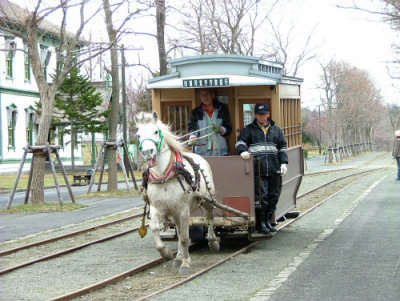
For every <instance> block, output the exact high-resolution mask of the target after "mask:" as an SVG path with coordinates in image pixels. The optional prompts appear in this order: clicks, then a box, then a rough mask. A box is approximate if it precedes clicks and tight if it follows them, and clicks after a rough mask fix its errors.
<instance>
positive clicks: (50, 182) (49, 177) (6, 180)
mask: <svg viewBox="0 0 400 301" xmlns="http://www.w3.org/2000/svg"><path fill="white" fill-rule="evenodd" d="M76 174H82V172H77V173H76ZM134 174H135V179H141V178H142V172H141V171H135V172H134ZM72 176H73V173H67V177H68V182H69V184H70V185H72V184H73V182H74V181H73V177H72ZM15 178H16V175H13V174H11V175H0V191H2V190H11V189H12V188H13V186H14V183H15ZM99 178H100V172H96V182H98V180H99ZM129 179H130V180H131V178H129ZM107 180H108V173H107V172H104V174H103V183H104V182H107ZM123 180H124V175H123V173H122V172H118V181H123ZM57 181H58V183H59V184H60V185H63V184H65V181H64V177H63V175H62V174H61V173H57ZM27 185H28V174H21V176H20V178H19V181H18V187H17V188H26V186H27ZM44 186H45V187H46V186H54V178H53V174H51V173H49V174H46V175H45V177H44Z"/></svg>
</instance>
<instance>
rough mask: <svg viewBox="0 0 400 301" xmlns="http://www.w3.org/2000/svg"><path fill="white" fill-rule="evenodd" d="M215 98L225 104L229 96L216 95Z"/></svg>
mask: <svg viewBox="0 0 400 301" xmlns="http://www.w3.org/2000/svg"><path fill="white" fill-rule="evenodd" d="M217 100H218V101H219V102H221V103H223V104H226V105H228V103H229V97H228V96H227V95H219V96H217Z"/></svg>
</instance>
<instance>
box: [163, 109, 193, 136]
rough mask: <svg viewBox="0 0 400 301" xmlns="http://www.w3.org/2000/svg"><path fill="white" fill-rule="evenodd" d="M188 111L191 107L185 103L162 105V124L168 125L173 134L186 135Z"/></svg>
mask: <svg viewBox="0 0 400 301" xmlns="http://www.w3.org/2000/svg"><path fill="white" fill-rule="evenodd" d="M190 111H191V105H190V103H189V102H186V101H184V102H169V103H163V113H162V115H163V118H162V119H163V122H164V123H167V124H170V125H171V128H172V131H173V132H174V133H175V134H177V135H183V134H186V133H187V132H188V129H187V120H188V117H189V112H190Z"/></svg>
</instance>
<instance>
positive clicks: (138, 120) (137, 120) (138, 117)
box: [134, 112, 144, 124]
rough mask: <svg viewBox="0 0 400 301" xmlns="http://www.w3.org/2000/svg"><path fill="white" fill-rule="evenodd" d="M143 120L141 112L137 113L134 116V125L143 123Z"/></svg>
mask: <svg viewBox="0 0 400 301" xmlns="http://www.w3.org/2000/svg"><path fill="white" fill-rule="evenodd" d="M143 118H144V114H143V112H139V113H137V114H136V115H135V116H134V121H135V124H138V123H140V122H141V121H143Z"/></svg>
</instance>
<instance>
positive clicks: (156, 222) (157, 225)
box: [150, 207, 173, 260]
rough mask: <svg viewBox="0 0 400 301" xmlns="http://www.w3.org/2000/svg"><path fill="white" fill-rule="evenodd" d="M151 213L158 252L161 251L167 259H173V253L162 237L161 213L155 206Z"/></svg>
mask: <svg viewBox="0 0 400 301" xmlns="http://www.w3.org/2000/svg"><path fill="white" fill-rule="evenodd" d="M150 215H151V216H150V217H151V219H150V230H151V232H153V237H154V242H155V243H156V248H157V250H158V252H160V255H161V257H163V258H165V259H166V260H171V259H172V258H173V256H172V253H171V252H170V250H169V249H168V247H167V246H166V245H165V244H164V243H163V241H162V240H161V237H160V230H161V221H162V218H161V215H160V213H159V212H158V211H157V209H156V208H154V207H151V209H150Z"/></svg>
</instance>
